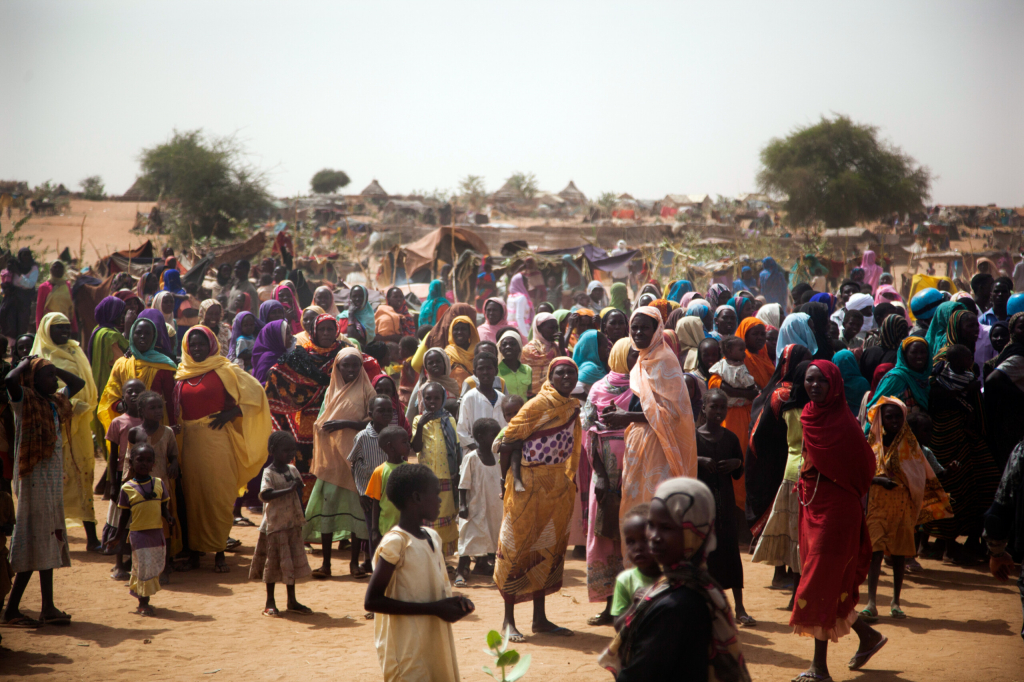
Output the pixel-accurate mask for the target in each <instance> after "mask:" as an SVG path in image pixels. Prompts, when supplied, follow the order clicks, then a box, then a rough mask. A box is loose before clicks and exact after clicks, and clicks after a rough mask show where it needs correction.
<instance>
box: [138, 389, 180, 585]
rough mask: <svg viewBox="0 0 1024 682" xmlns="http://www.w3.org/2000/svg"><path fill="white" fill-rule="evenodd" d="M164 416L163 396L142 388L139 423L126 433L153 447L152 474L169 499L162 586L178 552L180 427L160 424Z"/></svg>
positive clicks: (166, 580)
mask: <svg viewBox="0 0 1024 682" xmlns="http://www.w3.org/2000/svg"><path fill="white" fill-rule="evenodd" d="M163 415H164V398H163V396H162V395H160V394H159V393H157V392H156V391H143V393H142V395H140V396H139V417H140V418H141V419H142V424H141V425H140V426H137V427H135V428H134V429H132V431H131V432H129V436H132V435H134V434H135V432H139V435H140V436H142V438H140V439H139V440H145V441H146V442H147V443H149V445H150V447H152V448H153V452H154V453H155V455H156V459H155V460H154V462H153V472H152V475H153V476H156V477H157V478H159V479H160V480H161V481H163V482H164V488H165V489H166V490H167V494H168V495H170V496H171V501H170V502H168V503H167V509H168V510H169V511H170V514H171V518H172V519H174V523H173V524H169V525H168V526H167V527H166V528H164V538H165V539H166V540H167V564H166V566H165V567H164V572H163V575H161V576H160V584H161V585H166V584H167V583H168V582H170V577H171V565H172V562H171V557H172V556H174V555H175V554H177V553H178V552H180V551H181V548H182V540H181V524H180V523H179V519H178V502H177V498H176V497H175V489H176V487H177V485H178V483H177V481H178V479H179V478H181V467H180V464H179V463H178V441H177V438H175V434H176V433H178V431H180V430H181V427H180V426H173V427H172V426H164V424H162V423H161V420H162V419H163Z"/></svg>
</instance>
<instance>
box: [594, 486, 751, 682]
mask: <svg viewBox="0 0 1024 682" xmlns="http://www.w3.org/2000/svg"><path fill="white" fill-rule="evenodd" d="M647 538H648V541H649V543H650V550H651V553H652V554H653V555H654V558H655V559H657V561H658V563H659V564H660V565H661V570H662V572H663V575H662V577H661V578H659V579H658V581H657V582H656V583H655V584H654V585H653V586H652V587H651V588H650V589H648V590H647V591H646V592H644V593H643V596H642V597H640V600H639V602H637V603H635V604H634V605H633V606H632V607H630V609H629V611H627V612H626V615H625V617H624V619H623V620H624V623H623V627H622V630H620V631H619V633H618V635H616V637H615V639H614V640H613V641H612V644H611V646H609V647H608V650H607V651H605V652H604V653H603V654H602V655H601V658H600V659H599V663H600V664H601V665H603V666H604V667H605V668H606V669H608V670H610V671H611V672H612V673H613V674H615V676H616V677H615V679H616V680H617V681H618V682H633V681H641V682H646V681H649V680H668V679H676V680H705V679H707V680H720V681H722V682H749V680H750V673H749V672H748V671H747V664H746V661H745V659H744V656H743V652H742V651H741V650H740V645H739V639H738V634H737V631H736V623H735V622H734V621H733V617H732V610H731V609H730V608H729V602H728V601H726V599H725V595H724V594H722V591H721V590H720V589H719V588H718V586H717V585H715V582H714V580H713V579H712V578H711V576H710V575H709V574H708V571H707V565H706V563H705V562H706V561H707V557H708V554H710V553H711V552H712V551H714V550H715V548H716V547H717V544H718V542H717V539H716V537H715V498H714V496H713V495H712V494H711V491H710V490H708V487H707V486H706V485H704V484H703V483H701V482H700V481H698V480H695V479H692V478H674V479H671V480H669V481H665V482H664V483H662V484H661V485H659V486H658V488H657V490H656V491H655V492H654V498H653V499H652V500H651V508H650V511H649V515H648V527H647Z"/></svg>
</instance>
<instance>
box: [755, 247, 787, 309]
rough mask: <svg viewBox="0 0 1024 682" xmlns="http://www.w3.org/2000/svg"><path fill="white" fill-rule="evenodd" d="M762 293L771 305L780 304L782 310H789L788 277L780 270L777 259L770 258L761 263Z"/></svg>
mask: <svg viewBox="0 0 1024 682" xmlns="http://www.w3.org/2000/svg"><path fill="white" fill-rule="evenodd" d="M761 268H762V270H761V273H760V279H761V293H762V294H763V295H764V297H765V300H767V301H768V302H769V303H778V304H779V305H780V306H782V310H783V311H785V310H786V309H787V303H788V302H789V288H788V287H787V285H786V276H785V275H784V274H783V273H782V270H781V269H780V268H779V264H778V263H776V262H775V259H774V258H772V257H771V256H768V257H767V258H765V259H764V260H763V261H761Z"/></svg>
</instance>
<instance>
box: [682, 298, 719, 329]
mask: <svg viewBox="0 0 1024 682" xmlns="http://www.w3.org/2000/svg"><path fill="white" fill-rule="evenodd" d="M686 317H697V318H700V321H701V322H703V323H704V331H705V332H710V331H713V330H714V328H715V316H714V315H712V314H711V306H710V305H708V302H707V301H705V300H704V299H701V298H697V299H694V300H692V301H690V305H688V306H686Z"/></svg>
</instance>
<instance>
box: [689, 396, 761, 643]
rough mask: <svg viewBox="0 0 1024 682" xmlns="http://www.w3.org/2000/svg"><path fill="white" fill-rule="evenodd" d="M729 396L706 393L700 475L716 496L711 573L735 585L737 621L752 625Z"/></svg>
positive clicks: (739, 457) (739, 459)
mask: <svg viewBox="0 0 1024 682" xmlns="http://www.w3.org/2000/svg"><path fill="white" fill-rule="evenodd" d="M728 412H729V396H727V395H726V394H725V391H723V390H722V389H720V388H712V389H710V390H709V391H708V392H707V393H705V394H704V405H703V413H704V424H703V425H702V426H701V427H700V428H698V429H697V478H698V479H699V480H700V481H702V482H703V483H704V484H705V485H706V486H707V487H708V488H710V489H711V493H712V494H713V495H714V496H715V536H716V537H717V538H718V543H719V544H718V549H716V550H715V551H714V552H711V553H710V554H709V555H708V573H710V574H711V577H712V578H714V579H715V581H716V582H718V585H719V587H721V588H722V589H724V590H727V589H729V588H732V594H733V598H734V599H735V600H736V621H737V622H738V623H739V624H740V625H742V626H744V627H753V626H754V625H757V621H755V620H754V619H753V618H751V617H750V616H749V615H747V611H746V609H744V608H743V562H742V561H741V560H740V550H739V544H738V541H737V539H736V518H735V514H736V512H735V509H736V497H735V493H734V491H733V487H732V479H735V478H739V475H740V474H741V473H743V451H742V450H741V449H740V441H739V439H738V438H736V434H734V433H733V432H731V431H729V430H727V429H725V428H723V427H722V421H723V420H725V417H726V415H727V414H728Z"/></svg>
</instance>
